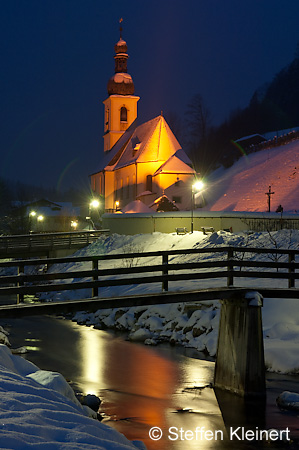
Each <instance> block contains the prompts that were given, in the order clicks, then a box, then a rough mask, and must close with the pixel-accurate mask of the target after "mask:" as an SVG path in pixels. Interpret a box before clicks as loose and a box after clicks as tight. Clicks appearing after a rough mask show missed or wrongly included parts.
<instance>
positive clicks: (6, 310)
mask: <svg viewBox="0 0 299 450" xmlns="http://www.w3.org/2000/svg"><path fill="white" fill-rule="evenodd" d="M187 254H188V255H191V254H192V255H193V256H194V260H193V261H192V262H175V258H174V257H175V256H178V255H179V256H181V257H182V258H181V259H184V258H183V257H184V255H187ZM209 255H210V256H211V255H213V260H212V259H211V258H210V259H209ZM215 255H217V258H215ZM265 255H266V256H267V258H265ZM298 255H299V250H290V249H265V248H263V249H257V248H248V247H241V248H240V247H215V248H201V249H189V250H188V249H186V250H169V251H158V252H142V253H124V254H109V255H92V256H82V257H65V258H44V259H38V260H32V259H30V260H16V261H5V262H1V263H0V271H1V270H3V268H6V269H8V268H9V270H13V268H15V269H14V270H15V272H16V273H15V274H14V275H4V276H0V285H1V287H0V296H1V295H6V296H7V295H10V294H17V296H18V304H16V305H10V306H9V305H7V306H2V307H1V308H0V317H8V316H10V317H17V316H20V315H32V314H45V313H58V312H59V313H61V312H68V311H78V310H90V311H95V310H97V309H101V308H115V307H124V306H138V305H152V304H163V303H176V302H190V301H193V302H196V301H197V302H199V301H200V302H202V301H207V300H213V299H219V300H221V305H222V306H221V320H220V328H219V337H218V350H217V359H216V370H215V386H216V387H221V388H225V389H229V390H231V391H233V392H236V393H238V394H241V395H263V394H264V393H265V376H264V372H265V367H264V350H263V334H262V318H261V307H262V299H263V297H266V298H299V289H297V288H296V281H297V280H298V278H299V271H298V269H299V263H298V262H297V261H296V257H297V256H298ZM260 256H262V259H261V258H260V259H259V257H260ZM149 258H154V260H155V261H157V258H158V259H160V261H161V262H160V263H159V264H157V263H155V264H151V263H150V261H151V260H150V259H149ZM196 259H198V260H196ZM117 260H119V261H120V267H113V268H107V267H106V268H105V266H107V263H108V261H117ZM189 260H190V258H189ZM66 263H68V264H76V265H75V268H76V267H77V270H74V269H73V268H70V271H63V272H62V271H61V269H59V266H60V265H61V264H66ZM80 263H84V265H85V266H86V265H87V266H89V267H88V268H84V269H80V268H78V264H80ZM141 263H142V264H141ZM32 266H35V270H34V271H32ZM33 272H34V273H33ZM266 279H268V280H269V281H268V284H267V283H266ZM68 280H70V281H71V282H68ZM186 280H197V281H198V282H199V283H198V284H197V285H196V287H195V289H194V290H193V291H181V290H180V287H181V284H178V282H185V281H186ZM261 280H263V282H262V285H259V282H260V281H261ZM203 282H205V283H207V282H209V286H208V287H205V288H203V286H200V283H203ZM275 282H278V283H277V286H279V287H275V285H273V283H275ZM149 283H158V285H157V286H159V285H160V292H159V287H157V286H155V289H156V292H155V293H153V294H148V295H127V296H119V297H111V298H104V297H103V296H102V297H101V296H99V290H100V289H101V288H104V287H108V286H125V285H139V284H144V285H145V284H149ZM170 288H171V290H172V291H170V290H169V289H170ZM77 289H90V290H91V298H88V299H83V300H73V301H65V302H55V301H53V302H46V303H41V302H38V303H30V304H26V303H23V301H24V300H26V295H31V296H32V295H34V296H36V295H38V294H40V293H42V292H55V291H65V290H77Z"/></svg>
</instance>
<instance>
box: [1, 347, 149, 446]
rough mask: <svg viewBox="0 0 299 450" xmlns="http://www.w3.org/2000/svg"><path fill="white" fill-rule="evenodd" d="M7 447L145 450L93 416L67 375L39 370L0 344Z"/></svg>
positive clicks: (4, 443)
mask: <svg viewBox="0 0 299 450" xmlns="http://www.w3.org/2000/svg"><path fill="white" fill-rule="evenodd" d="M0 392H1V408H0V424H1V433H0V446H1V448H2V449H17V448H18V449H22V450H27V449H31V448H43V449H51V450H58V449H59V450H61V449H64V450H67V449H70V450H84V449H86V450H93V449H94V450H101V449H102V450H104V449H105V450H121V449H124V450H125V449H126V450H129V449H131V450H133V449H135V450H136V448H139V449H145V446H144V444H142V443H141V442H137V441H136V442H135V441H134V442H130V441H128V440H127V439H126V438H125V437H124V436H123V435H122V434H120V433H118V432H117V431H115V430H113V429H112V428H110V427H108V426H107V425H104V424H101V423H100V422H99V421H97V420H94V419H91V418H89V417H88V415H90V413H91V410H90V408H88V407H86V406H82V405H81V404H80V403H79V402H78V401H77V399H76V397H75V395H74V393H73V391H72V389H71V388H70V387H69V386H68V384H67V382H66V381H65V379H64V378H63V377H62V375H60V374H57V373H54V372H46V371H43V370H39V368H38V367H37V366H35V365H34V364H32V363H31V362H29V361H26V360H24V359H23V358H21V357H20V356H15V355H12V354H11V352H10V350H9V349H8V348H7V347H6V346H5V345H0Z"/></svg>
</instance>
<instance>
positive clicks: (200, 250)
mask: <svg viewBox="0 0 299 450" xmlns="http://www.w3.org/2000/svg"><path fill="white" fill-rule="evenodd" d="M230 252H232V254H233V253H235V252H236V253H264V254H274V255H275V254H278V255H282V254H287V255H291V256H292V257H295V256H296V255H299V249H298V250H294V249H281V248H279V249H273V248H254V247H231V246H225V247H205V248H192V249H177V250H158V251H150V252H126V253H117V254H102V255H88V256H65V257H63V258H39V259H38V261H39V264H51V265H53V264H65V263H74V262H86V261H102V260H110V259H130V258H147V257H157V256H163V255H168V256H174V255H185V254H200V253H227V254H228V255H229V253H230ZM19 264H24V265H26V266H30V265H36V264H37V262H36V260H31V259H19V260H18V259H16V260H14V261H5V262H0V267H14V266H18V265H19Z"/></svg>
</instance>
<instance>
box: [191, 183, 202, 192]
mask: <svg viewBox="0 0 299 450" xmlns="http://www.w3.org/2000/svg"><path fill="white" fill-rule="evenodd" d="M203 187H204V182H203V181H201V180H199V181H197V182H196V183H194V184H193V185H192V189H193V191H194V192H195V191H197V192H198V191H201V190H202V189H203Z"/></svg>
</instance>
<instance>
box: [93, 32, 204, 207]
mask: <svg viewBox="0 0 299 450" xmlns="http://www.w3.org/2000/svg"><path fill="white" fill-rule="evenodd" d="M114 49H115V56H114V59H115V74H114V75H113V77H111V78H110V80H109V81H108V86H107V91H108V98H107V99H106V100H105V101H104V102H103V103H104V105H105V114H104V117H105V118H104V155H103V158H102V161H101V163H100V164H99V167H98V170H97V171H96V172H95V173H93V174H92V175H91V188H92V191H93V192H94V194H95V195H101V196H103V197H104V198H105V210H106V211H115V210H116V209H118V210H119V209H123V208H125V207H126V205H128V204H131V203H132V202H134V201H136V200H140V201H142V202H143V203H144V204H145V205H147V206H150V205H154V204H155V200H156V199H159V198H160V197H162V196H163V195H165V196H167V198H168V199H169V200H170V202H172V203H173V204H174V205H175V206H176V209H180V210H182V209H190V207H191V185H192V183H193V182H194V178H195V175H196V173H195V170H194V169H193V168H192V163H191V161H190V159H189V158H188V156H187V154H186V153H185V152H184V151H183V150H182V148H181V146H180V144H179V142H178V141H177V139H176V137H175V136H174V134H173V132H172V131H171V129H170V127H169V125H168V124H167V122H166V120H165V118H164V117H163V116H162V115H160V116H158V117H155V118H154V119H152V120H150V121H148V122H146V123H143V124H142V125H139V126H137V102H138V100H139V97H137V96H136V95H134V83H133V80H132V77H131V75H129V74H128V73H127V59H128V53H127V44H126V42H125V41H124V40H123V39H122V36H120V40H119V41H118V42H117V43H116V45H115V47H114Z"/></svg>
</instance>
